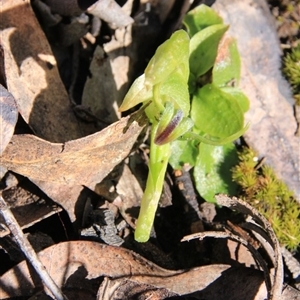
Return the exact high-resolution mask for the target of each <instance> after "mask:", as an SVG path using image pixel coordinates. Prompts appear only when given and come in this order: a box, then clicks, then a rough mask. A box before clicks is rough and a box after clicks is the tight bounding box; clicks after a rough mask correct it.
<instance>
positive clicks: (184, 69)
mask: <svg viewBox="0 0 300 300" xmlns="http://www.w3.org/2000/svg"><path fill="white" fill-rule="evenodd" d="M184 25H185V27H186V29H187V31H184V30H178V31H176V32H175V33H174V34H173V35H172V36H171V37H170V39H168V40H167V41H165V42H164V43H163V44H162V45H161V46H159V47H158V48H157V50H156V53H155V54H154V56H153V57H152V59H151V60H150V61H149V63H148V66H147V67H146V69H145V72H144V74H142V75H141V76H140V77H138V78H137V79H136V80H135V81H134V83H133V84H132V86H131V88H130V89H129V91H128V93H127V94H126V96H125V98H124V101H123V103H122V105H121V107H120V111H126V110H128V109H130V108H132V107H134V106H136V105H137V104H142V108H141V109H144V110H145V113H146V116H147V117H148V119H149V122H150V123H151V124H152V126H151V136H150V160H149V173H148V178H147V183H146V189H145V192H144V195H143V198H142V201H141V209H140V213H139V217H138V220H137V223H136V230H135V239H136V240H137V241H138V242H146V241H147V240H148V239H149V237H150V232H151V228H152V226H153V222H154V217H155V212H156V209H157V206H158V202H159V199H160V196H161V193H162V188H163V182H164V177H165V173H166V169H167V165H168V163H170V164H171V165H172V167H173V168H180V167H181V166H182V164H183V163H189V164H190V165H191V166H193V167H194V169H195V171H194V176H195V178H196V179H197V177H198V178H200V177H201V176H200V175H199V173H201V172H204V173H205V172H207V170H208V169H210V171H211V172H212V173H213V172H215V173H216V174H217V176H218V172H217V168H216V166H217V165H218V164H219V163H220V161H221V160H222V159H224V157H225V155H226V154H228V153H229V152H230V151H231V150H232V149H233V148H234V145H233V143H232V141H234V140H235V139H236V138H238V137H239V136H241V135H242V134H243V133H244V132H245V130H246V129H247V126H246V127H245V126H244V112H245V111H246V110H247V109H248V100H247V98H246V96H245V95H244V94H243V93H242V92H241V91H240V90H239V89H238V88H237V83H238V80H239V73H240V60H239V54H238V50H237V47H236V43H235V41H234V40H233V39H228V38H227V39H226V40H225V45H223V48H222V52H223V53H222V55H218V51H220V49H219V48H220V41H221V40H222V37H223V35H224V33H225V32H226V31H227V29H228V26H227V25H224V24H223V21H222V19H221V18H220V17H219V16H218V15H217V14H216V13H215V12H214V11H213V10H212V9H210V8H209V7H207V6H205V5H200V6H198V7H197V8H196V9H194V10H192V11H190V12H189V13H188V14H187V15H186V17H185V19H184ZM223 41H224V39H223ZM223 44H224V42H223ZM218 49H219V50H218ZM207 78H209V79H207ZM214 168H215V170H214V171H212V170H213V169H214ZM200 170H202V171H201V172H200ZM204 177H205V176H204ZM201 181H202V182H198V183H197V180H196V187H197V188H198V191H199V192H200V194H201V196H202V197H204V198H205V199H206V200H207V201H214V200H213V196H214V194H215V193H219V192H224V191H223V190H222V188H221V189H220V190H219V188H220V187H219V185H220V184H219V185H217V186H213V188H211V187H210V188H208V190H207V191H204V192H203V190H202V184H203V182H204V181H206V180H205V178H201ZM221 185H222V183H221ZM227 190H228V189H226V191H227Z"/></svg>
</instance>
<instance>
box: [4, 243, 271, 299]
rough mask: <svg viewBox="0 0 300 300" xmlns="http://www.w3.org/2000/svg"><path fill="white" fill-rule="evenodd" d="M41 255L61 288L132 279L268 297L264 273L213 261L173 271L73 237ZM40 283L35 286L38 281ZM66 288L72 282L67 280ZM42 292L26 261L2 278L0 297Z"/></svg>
mask: <svg viewBox="0 0 300 300" xmlns="http://www.w3.org/2000/svg"><path fill="white" fill-rule="evenodd" d="M39 257H40V259H41V261H42V263H43V264H44V266H45V268H46V269H47V270H48V272H49V273H50V275H51V276H52V278H53V279H54V281H55V282H56V283H57V284H58V285H59V286H61V287H62V286H64V285H65V284H66V282H68V281H69V282H70V278H73V277H75V278H78V280H77V281H76V282H73V283H72V285H71V287H73V288H75V287H76V288H77V289H81V290H83V289H84V288H87V286H88V282H89V280H91V279H96V278H99V277H100V276H107V277H109V278H123V279H124V280H128V279H130V280H131V281H133V282H138V283H140V284H150V285H152V286H155V287H159V288H166V289H167V290H169V291H171V292H173V293H176V294H179V295H186V294H193V295H195V296H196V295H197V297H203V298H205V299H208V300H212V299H220V300H225V299H245V300H250V299H251V300H253V299H256V300H258V299H261V300H262V299H264V297H265V295H266V291H265V288H264V284H263V276H262V273H261V272H260V271H257V270H254V269H249V268H243V267H231V266H229V265H210V266H203V267H198V268H194V269H191V270H187V271H183V270H181V271H170V270H166V269H163V268H160V267H158V266H157V265H155V264H153V263H151V262H149V261H147V260H146V259H144V258H142V257H141V256H139V255H137V254H135V253H134V252H132V251H129V250H126V249H122V248H115V247H112V246H107V245H102V244H99V243H95V242H89V241H72V242H65V243H61V244H57V245H53V246H51V247H49V248H47V249H45V250H43V251H42V252H40V254H39ZM33 282H35V283H36V284H34V283H33ZM66 288H67V284H66ZM34 289H35V290H40V289H41V285H40V284H39V283H38V281H37V279H36V277H35V276H34V275H33V274H32V273H31V274H29V270H28V266H27V263H26V262H22V263H20V264H19V265H17V266H16V267H15V268H13V269H11V270H9V271H8V272H7V273H5V274H4V275H3V276H2V277H1V278H0V299H5V297H13V296H21V295H23V296H25V295H30V294H32V291H33V290H34Z"/></svg>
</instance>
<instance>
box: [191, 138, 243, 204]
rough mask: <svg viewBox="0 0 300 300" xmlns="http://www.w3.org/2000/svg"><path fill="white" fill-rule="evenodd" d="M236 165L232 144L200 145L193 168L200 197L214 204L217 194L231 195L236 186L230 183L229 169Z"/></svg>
mask: <svg viewBox="0 0 300 300" xmlns="http://www.w3.org/2000/svg"><path fill="white" fill-rule="evenodd" d="M237 163H238V157H237V153H236V149H235V146H234V144H232V143H230V144H226V145H223V146H212V145H208V144H204V143H200V147H199V155H198V157H197V160H196V164H195V167H194V179H195V183H196V188H197V191H198V192H199V194H200V195H201V197H203V198H204V199H205V200H206V201H208V202H215V198H214V196H215V195H216V194H219V193H225V194H229V195H233V194H234V193H235V192H236V188H237V185H236V184H235V183H234V182H233V181H232V179H231V178H232V174H231V168H232V167H233V166H234V165H236V164H237Z"/></svg>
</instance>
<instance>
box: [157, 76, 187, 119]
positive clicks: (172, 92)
mask: <svg viewBox="0 0 300 300" xmlns="http://www.w3.org/2000/svg"><path fill="white" fill-rule="evenodd" d="M159 93H160V98H161V101H162V103H163V104H164V103H166V102H172V103H173V105H174V108H175V109H180V110H182V111H183V114H184V116H188V115H189V112H190V95H189V89H188V84H187V82H186V81H183V80H182V78H181V76H180V75H179V74H177V73H173V74H171V75H170V76H169V78H168V79H167V80H166V81H165V82H163V83H161V84H160V87H159Z"/></svg>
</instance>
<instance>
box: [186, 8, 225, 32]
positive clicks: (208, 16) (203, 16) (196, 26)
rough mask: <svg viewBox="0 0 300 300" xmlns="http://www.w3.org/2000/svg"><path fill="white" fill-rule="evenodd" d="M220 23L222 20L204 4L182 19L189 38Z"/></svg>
mask: <svg viewBox="0 0 300 300" xmlns="http://www.w3.org/2000/svg"><path fill="white" fill-rule="evenodd" d="M222 23H223V20H222V18H221V17H220V16H218V14H217V13H216V12H215V11H214V10H212V9H211V8H210V7H208V6H206V5H204V4H201V5H199V6H197V7H196V8H194V9H193V10H191V11H189V12H188V13H187V15H186V16H185V17H184V19H183V24H184V25H185V27H186V29H187V32H188V34H189V35H190V37H192V36H193V35H195V34H196V33H197V32H198V31H200V30H202V29H204V28H206V27H208V26H210V25H216V24H222Z"/></svg>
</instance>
